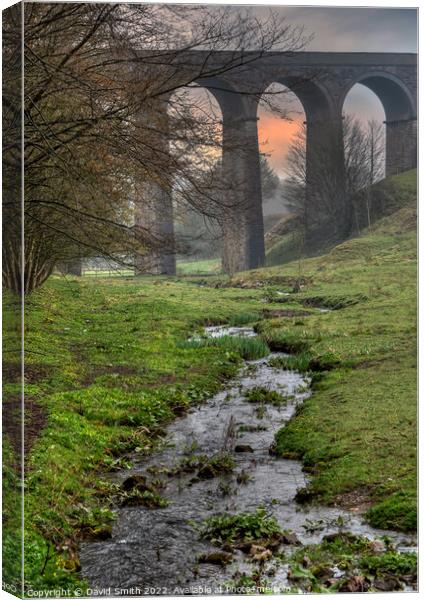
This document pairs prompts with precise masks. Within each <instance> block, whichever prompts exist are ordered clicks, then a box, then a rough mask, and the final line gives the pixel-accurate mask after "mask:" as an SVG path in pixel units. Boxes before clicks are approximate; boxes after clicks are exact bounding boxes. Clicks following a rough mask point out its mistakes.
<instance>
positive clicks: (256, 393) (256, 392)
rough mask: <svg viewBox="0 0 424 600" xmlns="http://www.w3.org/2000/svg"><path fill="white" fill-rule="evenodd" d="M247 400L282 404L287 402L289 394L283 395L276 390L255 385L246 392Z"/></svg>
mask: <svg viewBox="0 0 424 600" xmlns="http://www.w3.org/2000/svg"><path fill="white" fill-rule="evenodd" d="M245 395H246V400H247V401H248V402H252V403H254V404H256V403H259V404H272V405H273V406H281V405H282V404H287V400H288V396H283V395H282V394H279V393H278V392H277V391H275V390H269V389H267V388H264V387H259V386H255V387H253V388H251V389H250V390H248V391H247V392H246V394H245Z"/></svg>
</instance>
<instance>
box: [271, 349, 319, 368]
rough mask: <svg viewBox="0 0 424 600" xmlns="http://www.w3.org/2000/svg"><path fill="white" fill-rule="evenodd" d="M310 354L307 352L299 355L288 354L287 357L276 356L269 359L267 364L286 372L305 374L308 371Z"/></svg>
mask: <svg viewBox="0 0 424 600" xmlns="http://www.w3.org/2000/svg"><path fill="white" fill-rule="evenodd" d="M310 361H311V354H310V353H309V352H300V353H299V354H289V355H288V356H276V357H274V358H271V360H270V361H269V364H270V365H271V366H272V367H276V368H280V369H287V370H288V371H298V372H299V373H306V372H307V371H309V363H310Z"/></svg>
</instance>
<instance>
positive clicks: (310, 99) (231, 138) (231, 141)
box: [136, 51, 417, 275]
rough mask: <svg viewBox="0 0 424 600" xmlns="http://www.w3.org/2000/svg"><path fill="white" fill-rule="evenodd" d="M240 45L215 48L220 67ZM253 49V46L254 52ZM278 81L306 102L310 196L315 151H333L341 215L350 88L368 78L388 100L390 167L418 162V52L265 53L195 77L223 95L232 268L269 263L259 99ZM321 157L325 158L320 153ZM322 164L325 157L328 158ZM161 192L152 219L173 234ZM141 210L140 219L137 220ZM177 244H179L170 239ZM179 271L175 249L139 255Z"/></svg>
mask: <svg viewBox="0 0 424 600" xmlns="http://www.w3.org/2000/svg"><path fill="white" fill-rule="evenodd" d="M232 54H233V53H231V52H225V51H221V52H215V53H212V58H211V60H212V62H213V61H215V64H216V65H217V70H219V68H218V67H219V65H220V64H225V61H227V60H228V59H229V56H231V55H232ZM248 55H249V53H246V56H248ZM204 58H205V56H204V53H203V52H202V51H191V52H190V62H191V65H192V68H193V69H196V66H198V65H199V64H201V62H202V61H204ZM273 82H278V83H281V84H283V85H284V86H286V87H287V88H289V89H290V90H292V91H293V92H294V93H295V94H296V95H297V97H298V98H299V100H300V102H301V103H302V105H303V108H304V111H305V115H306V125H307V153H306V157H307V164H306V170H307V199H308V202H313V198H314V194H315V193H316V191H317V190H315V189H314V185H316V184H314V183H313V182H314V181H315V180H316V179H315V178H314V177H313V174H314V169H315V170H316V169H318V168H321V166H320V167H318V163H317V159H316V157H320V160H322V156H323V155H328V157H329V163H328V168H329V169H331V170H332V174H333V175H334V178H335V181H337V183H338V185H337V188H338V190H339V195H338V201H339V204H340V213H339V219H338V220H339V223H341V226H343V222H347V219H344V217H345V215H346V211H347V210H348V207H347V205H346V204H345V197H346V195H345V194H344V193H343V189H344V185H345V183H344V153H343V130H342V118H343V115H342V109H343V103H344V100H345V98H346V95H347V94H348V92H349V90H350V89H351V88H352V87H353V86H354V85H355V84H356V83H361V84H363V85H365V86H367V87H369V88H370V89H371V90H372V91H373V92H374V93H375V94H376V95H377V96H378V97H379V98H380V100H381V102H382V104H383V107H384V110H385V114H386V121H385V123H386V174H387V175H391V174H396V173H400V172H402V171H405V170H408V169H412V168H414V167H416V164H417V57H416V55H415V54H395V53H393V54H392V53H353V52H352V53H327V52H299V53H292V54H289V53H278V52H272V53H265V54H264V55H263V56H262V57H260V58H257V59H255V60H253V61H251V62H249V61H248V60H247V61H246V62H245V64H241V65H240V66H238V67H237V68H233V69H231V70H229V71H228V73H224V74H220V75H219V76H217V77H208V78H202V77H201V76H199V77H198V78H197V79H196V83H197V84H198V85H200V86H203V87H205V88H206V89H208V90H209V91H210V92H211V93H212V94H213V95H214V96H215V98H216V99H217V101H218V103H219V105H220V108H221V111H222V120H223V148H222V171H223V178H224V179H228V181H233V182H234V180H235V179H236V181H237V185H232V186H231V187H229V188H228V192H227V197H226V198H224V199H223V200H224V206H225V213H226V214H225V219H224V222H223V236H224V237H223V253H222V258H223V266H224V268H225V269H227V270H230V271H233V272H234V271H239V270H247V269H252V268H256V267H260V266H262V265H263V264H264V260H265V248H264V232H263V215H262V197H261V183H260V169H259V146H258V132H257V106H258V102H259V99H260V97H261V94H262V93H263V92H264V91H265V90H266V88H267V87H268V86H269V85H270V84H271V83H273ZM318 162H319V161H318ZM321 164H322V163H321ZM150 193H151V194H152V196H153V197H156V198H157V201H156V202H155V206H154V207H153V216H152V217H151V225H152V226H153V227H154V228H156V231H157V234H158V235H165V236H168V237H169V239H170V240H171V239H172V235H173V226H172V200H171V196H170V193H169V190H156V191H154V190H150ZM137 218H141V217H137V212H136V224H137ZM170 247H172V244H171V246H170ZM146 260H147V261H148V262H149V272H156V273H165V274H170V275H172V274H175V256H174V255H173V253H172V250H171V251H169V252H167V253H166V252H164V253H157V254H156V256H153V255H151V256H150V257H139V258H138V262H137V261H136V267H137V266H138V267H139V270H140V272H142V271H143V270H144V268H145V266H146Z"/></svg>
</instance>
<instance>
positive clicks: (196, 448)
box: [80, 326, 414, 596]
mask: <svg viewBox="0 0 424 600" xmlns="http://www.w3.org/2000/svg"><path fill="white" fill-rule="evenodd" d="M205 333H206V335H209V336H215V337H216V336H220V335H245V336H253V335H255V333H254V331H253V329H251V328H249V327H231V328H229V327H224V326H219V327H208V328H206V329H205ZM276 356H281V353H274V354H270V355H269V356H268V357H266V358H263V359H260V360H254V361H246V362H245V364H244V366H243V368H242V369H241V371H240V372H239V375H238V376H237V377H236V378H235V379H234V380H233V381H232V382H231V384H230V386H229V387H227V388H226V389H224V390H222V391H220V392H219V393H218V394H216V395H215V396H214V397H213V398H210V399H209V400H208V401H206V402H205V403H204V404H202V405H200V406H196V407H193V408H191V409H190V410H189V411H188V413H186V414H185V415H184V416H183V417H180V418H178V419H176V420H175V421H173V422H172V423H171V424H170V425H169V426H168V427H167V429H166V432H167V436H166V441H165V443H164V444H163V445H162V446H161V447H160V448H159V449H158V450H157V451H156V452H155V453H153V454H152V455H151V456H149V457H147V458H146V457H143V458H142V459H140V458H139V457H137V455H136V456H135V457H133V468H132V469H130V470H126V471H125V472H120V473H117V474H116V478H117V479H116V480H117V481H118V482H123V481H124V480H125V479H127V478H128V477H129V476H131V475H144V476H146V478H150V479H152V477H155V478H156V479H157V478H158V477H159V478H160V477H162V479H164V481H165V483H166V486H165V487H164V488H163V489H162V490H161V494H162V496H163V497H164V498H166V499H167V500H169V504H168V506H166V507H164V508H155V509H149V508H145V507H143V506H135V507H125V508H119V509H117V519H116V521H115V523H114V526H113V532H112V538H111V539H110V540H105V541H96V542H85V543H83V544H82V546H81V550H80V560H81V566H82V573H81V574H82V576H83V577H84V578H86V579H87V580H88V582H89V585H90V586H91V589H92V593H91V595H95V594H98V595H110V596H117V595H153V594H155V595H161V594H162V595H183V594H226V593H231V592H232V589H231V586H232V585H233V584H232V583H231V582H234V580H235V579H236V578H237V576H239V575H240V574H247V575H248V574H250V573H251V572H252V571H253V570H254V569H255V568H257V564H256V565H255V563H252V561H251V560H249V557H248V556H246V555H245V554H243V552H241V551H240V550H236V551H235V554H234V560H233V562H232V563H230V564H228V565H225V566H222V565H218V564H210V563H208V562H205V563H203V562H198V560H197V559H198V557H199V556H200V555H202V554H208V553H212V552H216V551H217V550H218V549H217V547H216V546H213V545H212V544H211V543H210V542H208V541H205V540H202V539H200V536H199V527H201V525H202V523H203V521H204V520H205V519H206V518H208V517H210V516H212V515H217V514H221V513H223V512H231V513H239V512H254V511H255V510H256V509H257V508H258V507H260V506H261V507H266V508H267V509H268V510H269V512H270V514H272V515H273V516H274V517H275V518H276V520H277V521H278V523H279V524H280V526H281V528H282V529H284V530H292V531H293V532H294V533H295V534H296V536H297V538H298V540H299V541H300V542H301V543H302V544H311V543H318V542H319V541H320V540H321V539H322V538H323V536H325V535H328V534H331V533H336V532H339V531H349V532H351V533H354V534H358V535H363V536H366V537H368V538H370V539H374V538H378V537H380V536H383V535H384V536H390V537H391V538H392V540H393V543H394V544H395V546H396V547H397V548H398V549H399V550H400V551H402V549H404V550H407V547H408V546H409V545H410V544H411V539H410V538H409V536H408V537H407V536H405V535H404V534H399V533H396V532H390V531H382V530H377V529H374V528H372V527H371V526H370V525H368V524H367V523H365V522H364V521H363V519H362V518H361V516H360V515H359V514H355V513H352V512H349V511H346V510H343V509H341V508H336V507H326V506H303V505H302V506H300V505H299V504H297V503H296V502H295V500H294V498H295V494H296V492H297V490H298V489H300V488H303V487H305V486H306V485H307V479H306V476H305V474H304V473H303V472H302V464H301V463H300V462H299V461H297V460H287V459H281V458H277V457H275V456H274V455H273V454H272V453H270V452H269V450H270V447H272V444H273V441H274V436H275V434H276V432H277V431H278V430H279V429H281V427H283V426H284V424H285V423H287V422H288V421H289V420H290V418H291V417H292V416H293V414H294V412H295V410H296V407H297V406H298V405H299V404H300V403H302V402H303V400H304V399H305V398H306V397H307V396H308V395H309V394H310V390H309V385H308V384H309V381H308V378H307V377H306V376H304V375H301V374H299V373H296V372H292V371H286V370H283V369H281V368H276V367H271V366H270V365H269V360H270V358H272V357H276ZM256 386H261V387H266V388H268V389H270V390H276V391H278V392H281V393H283V394H284V395H288V396H289V400H288V401H287V404H285V405H282V406H273V405H266V406H265V408H264V409H262V410H258V405H257V404H254V403H252V402H248V401H247V400H246V398H245V396H244V393H245V392H246V390H248V389H251V388H253V387H256ZM223 451H226V452H231V454H232V456H233V458H234V461H235V465H236V467H235V469H234V471H233V472H232V473H222V474H220V475H219V476H217V477H213V478H210V479H199V478H197V477H194V475H195V473H193V472H191V473H190V472H189V473H187V472H179V473H177V474H175V475H173V476H171V477H169V475H168V474H162V475H161V472H163V473H165V470H166V468H168V469H169V467H172V466H177V465H179V464H180V463H181V461H182V460H184V458H185V457H187V456H190V455H193V453H194V454H203V455H207V456H208V457H210V456H213V455H215V454H218V453H220V452H223ZM152 474H154V475H152ZM246 474H247V475H248V477H246V476H245V475H246ZM243 475H244V477H243ZM237 479H238V480H239V481H237ZM241 480H242V482H240V481H241ZM412 543H414V540H412ZM297 548H298V546H290V545H285V546H284V548H283V549H284V551H285V552H286V553H287V552H290V551H293V550H295V549H297ZM287 571H288V567H287V564H284V562H283V561H281V560H278V559H275V558H271V559H270V560H269V561H268V562H266V564H265V566H264V571H263V574H264V577H265V578H266V581H267V584H268V585H269V586H270V587H271V588H272V589H273V591H274V592H284V591H285V590H287V588H288V587H289V583H288V580H287ZM341 574H342V573H341V572H340V573H337V572H335V573H334V577H338V576H341ZM93 590H94V592H93Z"/></svg>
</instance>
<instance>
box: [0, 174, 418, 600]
mask: <svg viewBox="0 0 424 600" xmlns="http://www.w3.org/2000/svg"><path fill="white" fill-rule="evenodd" d="M403 177H404V178H403ZM405 179H406V180H407V181H406V182H405ZM394 180H395V184H396V185H399V186H400V187H399V190H400V192H399V194H400V196H401V200H402V203H403V208H401V209H400V210H399V211H398V212H397V213H396V214H394V215H392V216H391V217H386V218H384V219H382V221H381V222H380V223H378V224H376V225H375V226H373V227H372V230H371V231H370V232H367V234H366V235H365V234H364V235H362V236H361V237H358V238H355V239H352V240H349V241H348V242H345V243H344V244H341V245H339V246H336V247H335V248H333V249H332V250H331V252H329V253H328V254H326V255H324V256H320V257H316V258H311V259H308V260H302V261H300V262H299V261H298V262H295V263H292V264H290V265H285V266H284V267H281V266H279V267H272V268H265V269H260V270H259V269H258V270H255V271H252V272H250V273H242V274H238V275H237V276H235V277H234V278H233V279H232V281H229V280H228V279H225V280H224V283H225V285H226V286H228V287H217V288H215V287H214V286H215V285H216V284H217V283H219V282H220V281H222V279H220V278H219V277H209V278H208V282H209V281H210V283H211V285H210V286H206V285H202V286H199V285H196V282H195V279H194V278H192V280H191V281H190V280H189V279H188V278H181V279H180V280H178V279H170V278H166V277H144V278H131V279H128V280H126V279H125V278H118V277H116V278H90V277H84V278H81V279H79V280H77V279H73V278H69V277H68V278H66V279H63V278H59V277H53V278H51V279H50V280H49V281H48V283H47V284H46V285H45V286H44V287H43V288H42V289H40V290H39V291H37V292H36V293H34V294H33V295H32V296H31V297H30V298H28V302H27V305H26V360H27V381H26V393H27V400H28V406H30V405H31V403H32V405H33V406H34V407H38V408H37V410H38V413H42V414H43V415H44V417H43V418H44V420H45V427H44V429H43V430H42V432H41V435H39V436H38V437H34V439H33V440H32V447H31V450H30V452H29V456H28V472H27V480H26V494H25V512H26V527H25V540H26V555H25V564H26V585H27V587H28V588H29V587H33V588H34V589H51V588H58V587H62V586H63V587H66V588H68V589H72V586H78V587H81V582H80V581H79V575H78V556H77V547H78V540H79V539H80V537H81V536H83V535H85V533H86V532H87V531H88V532H90V535H93V532H96V531H97V532H101V531H102V530H104V528H106V529H107V528H108V527H110V524H111V521H112V519H113V515H112V513H111V512H110V510H109V504H108V494H106V495H105V489H106V488H107V482H106V474H107V471H113V470H116V469H120V468H128V467H130V466H131V464H130V457H129V453H132V452H135V453H137V454H138V455H139V456H142V455H143V454H148V453H149V452H151V451H152V449H153V448H154V447H155V444H156V443H157V440H159V439H160V435H161V433H162V432H163V430H162V428H163V426H164V424H166V422H168V421H169V420H171V419H172V418H174V416H175V415H180V414H182V413H183V412H184V410H186V409H187V408H188V407H190V406H191V405H193V404H196V403H199V402H202V401H203V400H204V399H205V398H207V397H208V396H210V395H211V394H213V393H215V392H216V391H217V390H218V389H219V387H220V386H221V385H222V383H223V382H225V381H227V380H228V379H229V378H231V377H233V376H234V375H235V373H236V371H237V368H238V366H239V364H240V361H241V358H242V357H246V358H257V357H259V356H264V355H265V354H266V353H267V352H268V348H267V346H266V344H265V342H264V339H265V341H267V342H269V344H270V345H271V346H272V347H274V348H276V347H279V348H280V349H282V348H285V349H286V350H290V351H291V352H295V353H296V354H295V355H294V356H293V357H288V358H282V359H281V360H282V361H283V362H284V361H285V362H284V364H285V365H286V366H288V367H291V368H296V369H300V370H302V371H308V370H311V371H313V375H314V377H313V388H314V389H313V392H314V393H313V395H312V396H311V397H310V398H308V399H307V400H306V401H305V403H304V405H303V408H302V409H300V410H299V411H297V413H296V415H295V417H294V419H293V420H292V421H291V422H290V423H289V425H288V426H287V427H286V428H285V429H284V430H282V431H281V432H280V433H279V434H278V436H277V449H278V452H279V453H280V454H282V455H285V454H287V455H291V456H293V455H296V456H299V457H300V458H301V459H302V460H303V462H304V465H305V469H306V470H308V471H309V472H310V474H311V484H310V489H311V492H312V495H313V496H314V497H315V498H317V499H318V500H320V501H323V502H330V503H331V502H334V501H338V502H342V503H343V502H346V503H348V502H349V498H350V496H349V494H351V493H352V492H359V493H360V496H361V498H362V499H363V500H364V501H365V502H366V503H370V504H371V505H372V507H371V509H370V510H369V511H368V518H369V519H370V521H371V522H372V523H373V524H375V525H378V526H379V527H396V528H399V529H403V530H410V529H413V528H414V525H415V520H416V232H415V222H416V221H415V217H416V214H415V205H414V204H413V202H414V198H413V187H412V184H411V181H410V180H411V175H410V174H405V176H400V177H398V178H394ZM393 194H395V192H393ZM408 198H409V204H408ZM296 282H301V286H300V287H299V289H300V291H299V292H297V293H292V294H290V296H289V297H287V301H286V302H285V304H284V308H287V309H293V310H298V311H299V309H302V308H304V304H305V302H307V301H308V298H320V301H321V300H322V299H324V301H325V299H327V300H328V299H334V298H337V299H338V300H337V302H338V303H339V304H340V303H342V304H343V305H344V307H343V308H342V307H339V309H338V310H334V311H331V312H328V313H320V312H319V311H318V310H317V309H315V308H311V315H310V316H305V317H300V318H299V317H295V318H285V317H281V318H273V319H267V320H265V321H263V322H261V323H260V326H259V331H260V333H261V335H262V336H263V339H258V338H227V339H225V338H221V339H218V340H210V341H209V340H208V341H201V342H198V343H197V342H196V343H195V342H187V340H188V338H189V337H190V336H191V335H192V334H193V333H194V332H196V331H199V324H202V323H229V322H232V323H234V322H237V323H238V324H245V323H247V322H253V321H254V320H255V321H256V320H257V318H258V317H259V315H260V314H261V311H262V309H263V307H264V304H263V303H262V301H263V299H264V298H266V297H268V298H271V300H272V299H273V298H275V299H277V295H276V292H277V290H281V289H285V287H287V286H288V287H289V288H290V289H292V288H293V283H296ZM258 283H259V284H260V285H258ZM241 286H243V287H241ZM284 298H286V297H284ZM352 298H355V299H356V300H357V302H356V303H352V302H350V301H349V300H351V299H352ZM343 299H344V302H343ZM267 307H269V308H276V309H277V308H281V304H279V303H273V302H270V303H269V304H268V305H267ZM308 310H309V309H308ZM4 311H5V313H4V321H3V328H4V335H5V339H6V340H7V343H8V345H9V346H10V347H13V345H14V343H15V342H17V341H18V332H19V326H18V325H19V318H18V317H17V314H16V306H13V303H12V299H11V298H10V296H8V295H7V294H6V296H5V304H4ZM5 365H6V367H11V366H12V367H13V366H15V367H17V366H18V363H17V359H16V357H15V355H14V354H13V353H11V354H10V355H9V354H7V355H6V358H5ZM317 371H319V373H317ZM7 372H8V369H7V368H6V369H5V370H4V373H7ZM11 372H13V369H12V370H11ZM19 389H20V385H19V382H18V381H17V380H16V379H13V377H11V378H10V379H9V380H7V379H6V380H5V383H4V387H3V396H4V398H5V402H6V404H5V406H9V405H8V404H7V402H12V401H13V399H14V398H16V396H17V395H19ZM11 410H12V409H11ZM36 413H37V411H35V412H34V414H35V415H36ZM6 416H10V415H6ZM30 416H31V415H28V419H29V420H31V419H30ZM4 462H5V467H4V468H5V480H4V492H3V503H4V512H5V527H4V550H3V557H4V566H5V572H4V578H5V581H6V582H7V583H17V582H18V580H19V549H18V545H17V543H16V539H17V535H18V532H19V526H20V512H19V510H20V505H19V488H18V483H19V477H18V474H17V471H16V469H15V468H14V467H13V465H14V462H16V457H15V456H14V449H13V444H12V443H11V440H10V438H8V436H7V435H5V436H4ZM57 548H61V550H57Z"/></svg>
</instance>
